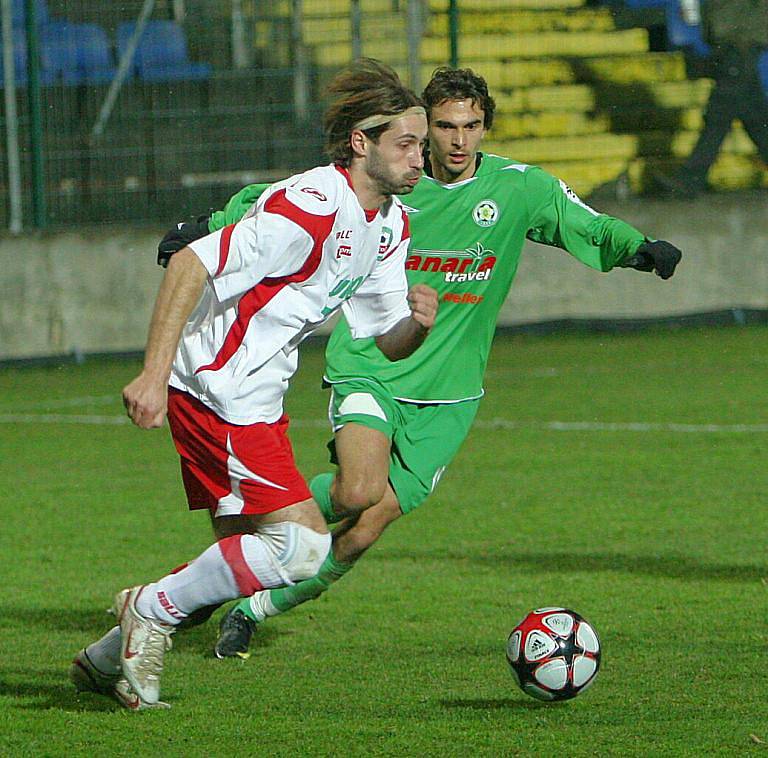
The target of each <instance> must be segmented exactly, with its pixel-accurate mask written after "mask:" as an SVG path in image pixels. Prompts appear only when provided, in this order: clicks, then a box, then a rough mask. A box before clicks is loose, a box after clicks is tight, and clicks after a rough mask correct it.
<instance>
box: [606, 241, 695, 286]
mask: <svg viewBox="0 0 768 758" xmlns="http://www.w3.org/2000/svg"><path fill="white" fill-rule="evenodd" d="M682 257H683V254H682V252H681V251H680V250H679V249H678V248H676V247H675V246H674V245H672V244H671V243H669V242H665V241H664V240H654V241H651V240H647V241H646V242H643V244H642V245H640V247H638V248H637V250H636V251H635V253H634V255H631V256H630V257H629V258H626V259H625V260H623V261H622V262H621V263H620V264H619V265H620V266H622V267H624V268H634V269H637V270H638V271H648V272H651V271H653V272H654V273H655V274H656V276H660V277H661V278H662V279H669V278H670V277H671V276H672V275H673V274H674V273H675V269H676V268H677V264H678V263H680V260H681V259H682Z"/></svg>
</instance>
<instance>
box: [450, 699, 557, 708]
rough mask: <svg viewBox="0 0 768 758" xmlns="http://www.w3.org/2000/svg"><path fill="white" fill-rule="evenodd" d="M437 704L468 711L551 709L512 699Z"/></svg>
mask: <svg viewBox="0 0 768 758" xmlns="http://www.w3.org/2000/svg"><path fill="white" fill-rule="evenodd" d="M438 702H439V703H440V705H442V706H443V708H460V709H464V710H470V711H501V710H503V711H507V710H516V711H532V710H538V709H539V708H541V707H545V708H551V707H552V703H537V702H536V701H535V700H521V699H520V698H514V697H496V698H481V697H478V698H461V699H456V700H448V699H443V700H440V701H438Z"/></svg>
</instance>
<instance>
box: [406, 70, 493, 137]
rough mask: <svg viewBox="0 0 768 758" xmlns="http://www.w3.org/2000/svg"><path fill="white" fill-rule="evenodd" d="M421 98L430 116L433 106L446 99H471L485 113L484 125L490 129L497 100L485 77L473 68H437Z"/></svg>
mask: <svg viewBox="0 0 768 758" xmlns="http://www.w3.org/2000/svg"><path fill="white" fill-rule="evenodd" d="M421 98H422V100H423V101H424V104H425V105H426V107H427V117H428V118H429V113H430V111H431V110H432V108H434V107H435V106H436V105H440V103H442V102H445V101H446V100H471V101H472V102H473V103H474V105H475V106H477V107H478V108H480V109H481V110H482V111H483V113H484V117H483V126H484V127H485V128H486V129H490V128H491V125H492V124H493V114H494V111H495V110H496V101H495V100H494V99H493V98H492V97H491V96H490V95H489V94H488V84H487V82H486V81H485V79H483V77H482V76H480V75H479V74H476V73H475V72H474V71H473V70H472V69H471V68H450V67H448V66H441V67H440V68H436V69H435V70H434V71H433V72H432V78H431V79H430V80H429V84H427V86H426V87H425V88H424V92H423V93H422V95H421Z"/></svg>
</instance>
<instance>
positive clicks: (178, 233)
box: [157, 184, 269, 268]
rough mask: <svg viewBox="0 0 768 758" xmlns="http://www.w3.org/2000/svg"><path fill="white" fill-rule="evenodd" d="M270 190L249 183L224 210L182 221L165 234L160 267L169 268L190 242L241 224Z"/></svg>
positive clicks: (264, 186)
mask: <svg viewBox="0 0 768 758" xmlns="http://www.w3.org/2000/svg"><path fill="white" fill-rule="evenodd" d="M268 187H269V185H268V184H249V185H247V186H245V187H243V188H242V189H241V190H240V191H239V192H237V193H235V194H234V195H232V197H231V198H229V200H228V201H227V204H226V205H225V206H224V209H223V210H220V211H213V212H211V211H209V212H208V213H207V214H205V215H202V216H198V217H197V219H196V220H195V221H181V222H179V223H178V224H176V226H174V227H173V228H172V229H169V230H168V231H167V232H166V233H165V236H164V237H163V238H162V239H161V240H160V244H159V245H158V246H157V262H158V264H159V265H160V266H162V267H163V268H166V267H167V266H168V261H169V260H170V259H171V256H172V255H174V254H175V253H178V252H179V250H181V249H183V248H185V247H186V246H187V245H188V244H189V243H190V242H194V241H195V240H198V239H200V238H201V237H205V236H206V235H207V234H210V233H211V232H215V231H216V230H217V229H221V228H222V227H225V226H228V225H229V224H234V223H236V222H237V221H239V220H240V219H241V218H242V217H243V216H244V215H245V214H246V213H247V212H248V211H249V210H250V209H251V208H252V207H253V204H254V203H255V202H256V201H257V200H258V199H259V197H260V196H261V195H262V193H263V192H264V190H265V189H267V188H268Z"/></svg>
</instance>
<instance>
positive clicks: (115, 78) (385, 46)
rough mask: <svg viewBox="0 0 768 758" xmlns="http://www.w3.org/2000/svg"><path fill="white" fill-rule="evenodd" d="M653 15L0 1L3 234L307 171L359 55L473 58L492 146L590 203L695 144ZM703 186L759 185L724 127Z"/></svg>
mask: <svg viewBox="0 0 768 758" xmlns="http://www.w3.org/2000/svg"><path fill="white" fill-rule="evenodd" d="M664 4H665V0H660V2H656V3H646V4H645V5H649V6H654V5H655V6H656V7H650V8H646V9H644V10H642V11H637V10H635V11H632V10H631V9H630V8H628V6H627V4H626V3H622V2H619V1H618V0H614V1H611V0H604V2H599V1H597V0H274V1H273V2H270V3H265V2H260V1H259V0H229V1H228V2H225V3H216V2H213V1H212V0H125V1H123V2H119V3H110V2H103V1H102V2H88V1H87V0H0V5H2V8H3V11H4V14H3V15H4V19H5V23H4V25H3V28H4V35H3V39H4V45H3V56H2V60H3V61H4V66H3V68H4V73H3V83H4V108H3V111H2V131H3V134H4V143H5V144H6V146H7V150H6V152H5V158H4V159H3V160H2V161H0V224H2V226H3V227H4V228H8V227H13V226H14V220H15V223H16V226H18V221H19V217H20V218H21V220H22V221H23V224H24V226H25V227H30V226H37V227H54V228H59V227H67V226H72V225H82V224H87V223H109V222H120V221H130V222H144V221H146V222H155V221H170V220H173V219H175V218H176V217H177V216H178V215H179V214H180V213H184V212H192V211H196V210H205V209H207V208H208V207H209V206H210V205H211V204H220V203H221V202H223V201H224V200H225V199H226V198H227V197H228V196H229V194H230V193H231V192H233V191H234V190H236V189H238V188H239V187H240V186H242V184H243V183H245V182H248V181H252V180H269V179H274V178H277V177H281V176H285V175H287V174H289V173H290V172H292V171H295V170H299V169H303V168H306V167H308V166H311V165H313V164H315V163H317V162H319V161H322V160H323V156H322V138H321V134H320V128H319V114H320V111H321V108H322V102H321V100H322V94H321V93H322V87H323V85H324V83H325V82H326V81H327V80H328V78H329V77H330V76H331V75H332V74H333V73H334V72H335V71H336V70H337V69H338V68H339V67H340V66H342V65H344V64H346V63H348V62H349V61H350V60H352V59H354V58H355V57H358V56H359V55H361V54H362V55H370V56H372V57H376V58H380V59H382V60H384V61H386V62H388V63H390V64H391V65H393V66H394V67H395V68H396V69H397V70H398V71H399V72H400V73H401V75H402V76H403V78H404V79H405V80H406V81H408V82H409V83H410V84H411V86H413V87H414V89H417V90H418V89H420V88H421V86H423V85H424V84H425V83H426V81H427V79H428V77H429V76H430V73H431V71H432V70H433V69H434V67H435V66H437V65H440V64H446V63H452V64H454V65H455V64H461V65H468V66H471V67H473V68H474V69H475V70H477V71H478V72H479V73H481V74H483V75H484V76H485V77H486V79H487V80H488V82H489V84H490V85H491V88H492V91H493V93H494V94H495V95H496V99H497V102H498V114H499V115H498V119H497V122H496V125H495V128H494V130H493V132H492V133H491V134H490V135H489V137H488V140H487V146H488V147H489V148H490V149H492V150H494V151H498V152H503V153H504V154H507V155H510V156H511V157H515V158H517V159H520V160H523V161H525V162H529V163H538V164H540V165H543V166H544V167H545V168H547V169H549V170H551V171H553V172H554V173H556V174H558V175H561V176H563V177H565V178H567V179H568V181H569V182H570V183H571V184H572V185H573V186H574V187H575V188H576V189H577V190H579V191H581V192H582V193H584V194H587V195H589V194H590V193H592V192H596V191H599V190H600V189H601V188H603V189H604V188H606V187H608V188H611V191H614V190H615V191H616V192H618V193H621V191H638V192H639V191H643V190H645V189H647V188H648V187H649V186H650V184H649V176H651V174H652V172H653V171H655V170H656V169H658V168H661V169H666V168H669V167H670V166H674V165H675V164H676V163H679V162H680V160H681V159H682V158H683V157H684V156H685V155H686V154H687V153H688V152H690V149H691V147H692V145H693V143H694V142H695V139H696V135H697V132H698V130H699V129H700V127H701V113H702V108H703V106H704V104H705V102H706V99H707V95H708V93H709V91H710V88H711V81H710V80H709V79H707V78H706V77H704V78H701V76H700V75H701V74H706V73H707V71H706V68H705V67H704V66H699V65H698V64H699V63H701V62H702V60H703V56H701V55H699V52H698V51H697V50H696V48H695V45H694V44H693V43H691V41H690V40H689V39H686V38H684V37H683V38H676V39H673V38H672V37H671V36H670V35H671V33H670V29H671V27H670V26H669V19H670V16H669V8H670V7H672V5H673V3H671V0H670V2H669V3H667V8H666V9H664V8H662V6H663V5H664ZM632 5H638V4H637V3H634V4H632ZM675 5H676V4H675ZM678 32H679V30H678ZM9 67H15V75H14V76H12V77H11V76H9ZM14 141H15V146H17V148H18V152H16V147H15V146H14ZM16 155H18V171H17V167H16V161H15V156H16ZM17 176H18V181H17V179H16V177H17ZM710 178H711V180H712V182H713V184H714V185H715V186H716V187H718V188H721V189H727V188H732V187H750V186H751V187H754V186H760V185H762V184H766V183H768V182H767V181H766V174H765V171H764V167H763V165H762V164H761V163H760V162H759V161H758V160H757V159H756V155H755V151H754V147H753V145H752V144H751V142H750V141H749V139H747V137H746V135H744V133H743V132H742V131H741V130H740V129H739V128H737V129H735V130H734V132H733V133H732V134H731V135H730V136H729V138H728V140H727V141H726V143H725V145H724V147H723V150H722V154H721V156H720V158H719V159H718V163H717V164H716V165H715V167H714V169H713V172H712V174H711V177H710ZM14 187H16V190H14ZM13 216H15V217H16V218H15V219H14V218H13Z"/></svg>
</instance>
